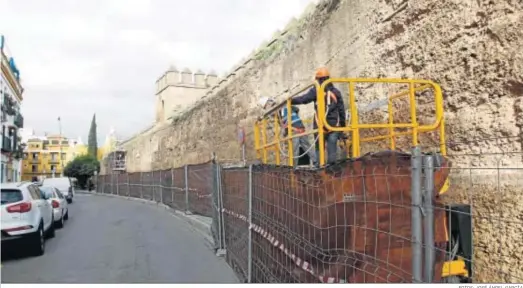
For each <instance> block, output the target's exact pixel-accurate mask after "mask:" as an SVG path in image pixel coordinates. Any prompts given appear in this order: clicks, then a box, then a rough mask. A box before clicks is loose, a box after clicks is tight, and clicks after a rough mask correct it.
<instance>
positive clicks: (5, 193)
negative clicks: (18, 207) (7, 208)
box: [2, 189, 23, 205]
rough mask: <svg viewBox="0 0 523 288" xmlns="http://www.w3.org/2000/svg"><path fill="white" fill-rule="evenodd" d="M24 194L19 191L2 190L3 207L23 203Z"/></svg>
mask: <svg viewBox="0 0 523 288" xmlns="http://www.w3.org/2000/svg"><path fill="white" fill-rule="evenodd" d="M22 199H23V197H22V192H20V190H17V189H2V205H4V204H10V203H15V202H18V201H22Z"/></svg>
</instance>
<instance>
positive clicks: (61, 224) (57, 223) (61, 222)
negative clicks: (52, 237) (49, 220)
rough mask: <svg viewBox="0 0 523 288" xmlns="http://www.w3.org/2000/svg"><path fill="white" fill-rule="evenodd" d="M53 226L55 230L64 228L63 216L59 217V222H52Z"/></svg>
mask: <svg viewBox="0 0 523 288" xmlns="http://www.w3.org/2000/svg"><path fill="white" fill-rule="evenodd" d="M54 225H55V226H56V228H62V227H64V215H63V214H62V217H60V220H58V221H55V222H54Z"/></svg>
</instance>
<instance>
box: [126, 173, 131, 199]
mask: <svg viewBox="0 0 523 288" xmlns="http://www.w3.org/2000/svg"><path fill="white" fill-rule="evenodd" d="M125 174H126V175H127V197H131V181H130V180H129V172H126V173H125Z"/></svg>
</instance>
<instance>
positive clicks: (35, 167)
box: [31, 165, 38, 173]
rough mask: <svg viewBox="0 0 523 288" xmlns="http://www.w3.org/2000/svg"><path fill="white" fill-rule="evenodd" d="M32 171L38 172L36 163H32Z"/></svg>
mask: <svg viewBox="0 0 523 288" xmlns="http://www.w3.org/2000/svg"><path fill="white" fill-rule="evenodd" d="M31 172H33V173H36V172H38V167H37V166H36V165H31Z"/></svg>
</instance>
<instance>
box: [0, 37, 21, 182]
mask: <svg viewBox="0 0 523 288" xmlns="http://www.w3.org/2000/svg"><path fill="white" fill-rule="evenodd" d="M0 58H1V59H0V62H1V64H0V66H1V71H0V74H1V76H0V101H1V122H2V139H1V141H0V148H1V152H2V157H1V162H2V163H1V172H0V182H1V183H4V182H17V181H20V179H21V175H22V164H21V162H22V161H21V159H22V153H23V146H22V144H21V142H20V134H19V129H20V128H23V126H24V117H23V116H22V113H21V109H20V108H21V107H20V106H21V105H22V100H23V97H22V94H23V92H24V89H23V87H22V84H21V81H20V71H19V70H18V68H17V66H16V63H15V60H14V58H13V57H12V56H11V54H10V53H9V51H8V49H7V46H6V42H5V37H4V36H3V35H0Z"/></svg>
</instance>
